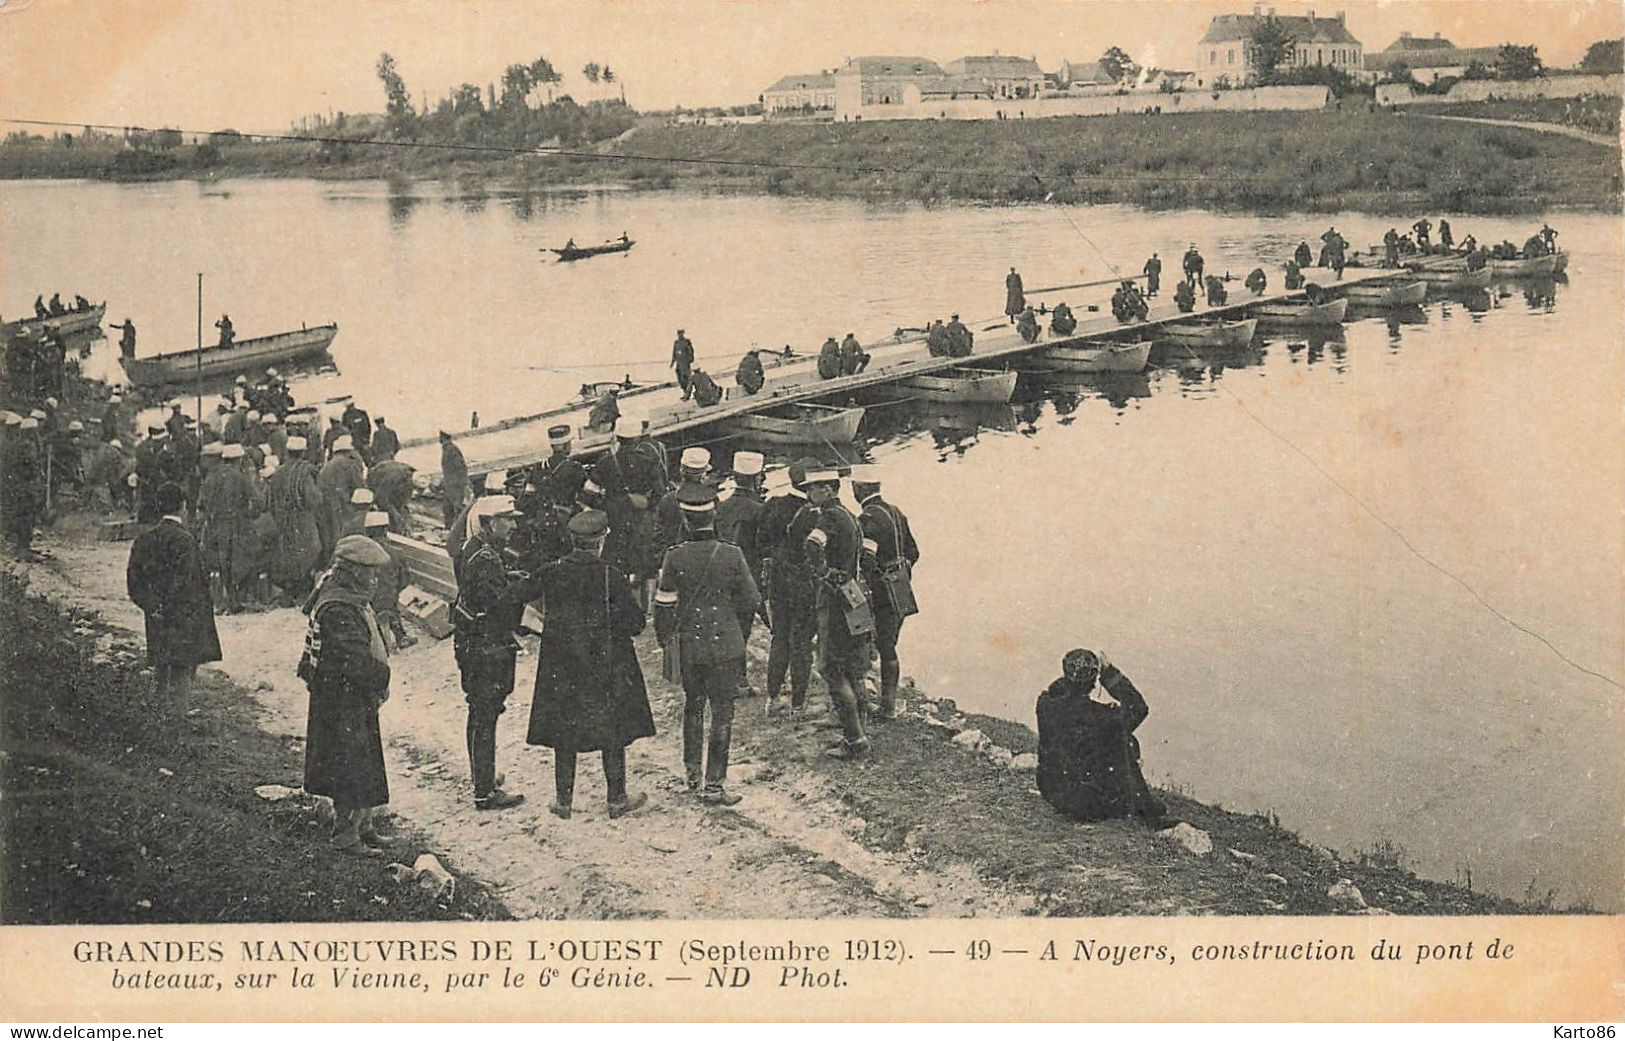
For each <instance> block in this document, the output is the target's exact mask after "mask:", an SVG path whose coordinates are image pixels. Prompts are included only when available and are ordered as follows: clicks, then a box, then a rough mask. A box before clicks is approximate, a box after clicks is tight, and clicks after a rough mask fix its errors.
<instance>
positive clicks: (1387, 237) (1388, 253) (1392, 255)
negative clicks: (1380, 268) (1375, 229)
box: [1382, 228, 1399, 267]
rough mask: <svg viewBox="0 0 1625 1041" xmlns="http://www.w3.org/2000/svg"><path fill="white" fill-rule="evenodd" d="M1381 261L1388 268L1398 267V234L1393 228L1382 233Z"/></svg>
mask: <svg viewBox="0 0 1625 1041" xmlns="http://www.w3.org/2000/svg"><path fill="white" fill-rule="evenodd" d="M1382 259H1383V263H1384V264H1386V265H1387V266H1388V267H1398V266H1399V232H1397V231H1395V230H1394V229H1393V228H1389V229H1388V230H1387V231H1385V232H1383V235H1382Z"/></svg>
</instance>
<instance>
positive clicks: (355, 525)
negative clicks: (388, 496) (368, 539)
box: [338, 487, 378, 539]
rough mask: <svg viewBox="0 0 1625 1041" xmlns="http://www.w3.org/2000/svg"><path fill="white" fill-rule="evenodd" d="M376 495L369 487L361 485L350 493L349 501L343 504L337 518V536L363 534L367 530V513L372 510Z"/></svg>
mask: <svg viewBox="0 0 1625 1041" xmlns="http://www.w3.org/2000/svg"><path fill="white" fill-rule="evenodd" d="M377 499H378V497H377V496H375V495H374V494H373V493H372V489H371V488H367V487H361V488H357V489H356V490H355V491H353V492H351V493H350V501H349V503H348V504H347V505H346V506H345V508H344V512H343V514H342V516H341V517H340V520H339V528H338V532H339V538H341V539H342V538H343V537H344V536H346V535H365V534H366V532H367V514H369V513H372V512H373V508H374V506H375V505H376V503H377Z"/></svg>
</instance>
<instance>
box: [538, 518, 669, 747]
mask: <svg viewBox="0 0 1625 1041" xmlns="http://www.w3.org/2000/svg"><path fill="white" fill-rule="evenodd" d="M532 581H533V582H534V583H535V592H537V593H538V594H539V597H538V598H539V599H540V600H541V601H542V605H543V611H544V618H545V621H544V622H543V625H542V640H541V646H540V648H539V649H538V653H537V658H538V659H539V660H538V664H537V667H536V692H535V696H534V698H533V699H532V700H531V704H530V730H529V733H527V734H526V736H525V740H526V741H527V742H529V743H530V744H533V745H546V746H547V747H549V748H557V749H564V750H574V751H577V752H591V751H601V750H603V749H605V748H624V747H625V746H627V745H629V744H631V743H632V742H633V741H636V740H637V739H638V738H640V737H653V736H654V732H655V725H654V717H653V716H652V715H651V714H650V712H649V694H648V690H647V688H646V687H645V686H644V682H643V669H642V667H641V666H640V665H639V664H638V657H637V652H636V651H634V650H633V649H632V637H634V636H636V635H637V634H638V633H640V632H642V631H643V622H644V619H643V611H642V610H641V609H640V608H639V607H638V605H637V603H636V601H634V600H633V599H632V586H631V583H630V582H628V581H627V579H626V576H625V575H624V574H622V572H621V571H620V570H619V569H618V568H615V567H613V566H612V565H610V564H606V563H605V562H603V561H601V560H598V559H596V558H595V557H593V556H592V555H591V554H589V553H583V552H581V551H579V550H574V551H572V552H571V553H570V554H569V555H568V556H566V557H565V558H564V559H563V560H560V561H558V562H556V563H553V564H549V565H547V566H546V567H544V568H543V569H542V570H541V571H540V572H538V573H537V574H536V575H535V576H534V578H533V580H532Z"/></svg>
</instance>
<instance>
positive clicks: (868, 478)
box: [852, 463, 880, 484]
mask: <svg viewBox="0 0 1625 1041" xmlns="http://www.w3.org/2000/svg"><path fill="white" fill-rule="evenodd" d="M852 483H853V484H879V483H880V467H878V466H876V465H874V464H873V463H860V464H858V465H857V466H854V467H852Z"/></svg>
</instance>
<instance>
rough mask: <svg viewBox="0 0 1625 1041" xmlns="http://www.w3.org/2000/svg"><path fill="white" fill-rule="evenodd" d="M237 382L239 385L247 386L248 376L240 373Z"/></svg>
mask: <svg viewBox="0 0 1625 1041" xmlns="http://www.w3.org/2000/svg"><path fill="white" fill-rule="evenodd" d="M235 382H236V384H237V386H239V387H246V386H248V377H247V376H241V375H239V376H238V377H237V379H236V381H235Z"/></svg>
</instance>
